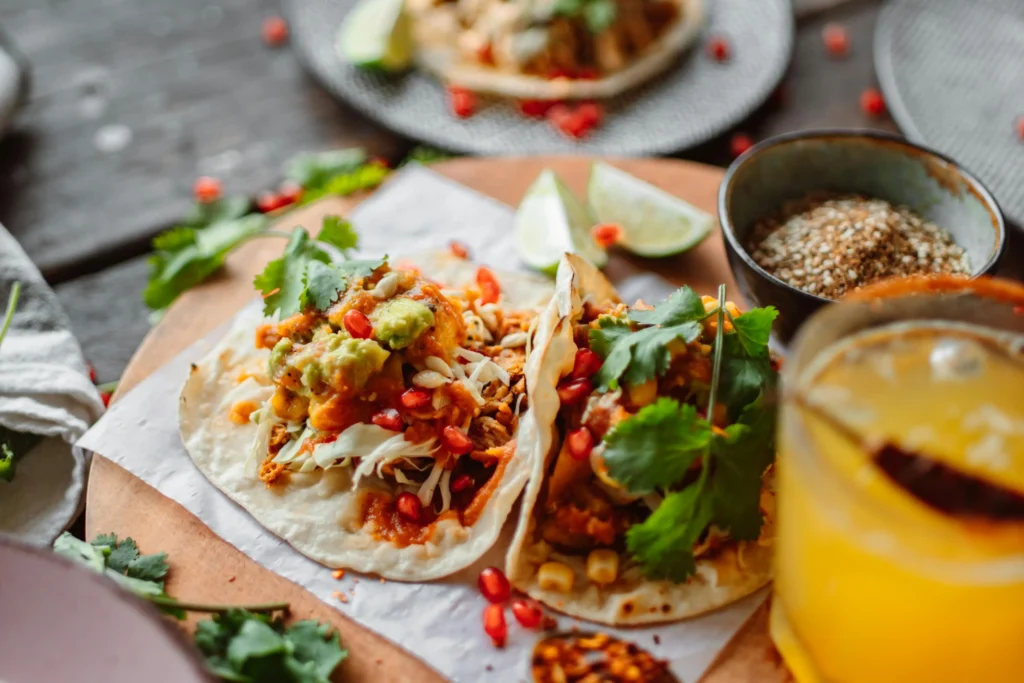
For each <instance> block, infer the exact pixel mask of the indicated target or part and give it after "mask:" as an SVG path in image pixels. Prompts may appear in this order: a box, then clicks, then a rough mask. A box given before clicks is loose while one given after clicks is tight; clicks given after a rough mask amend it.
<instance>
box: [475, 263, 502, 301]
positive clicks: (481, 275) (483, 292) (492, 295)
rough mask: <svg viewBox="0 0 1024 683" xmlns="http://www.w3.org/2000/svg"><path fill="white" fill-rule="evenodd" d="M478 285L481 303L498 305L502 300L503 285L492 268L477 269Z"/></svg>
mask: <svg viewBox="0 0 1024 683" xmlns="http://www.w3.org/2000/svg"><path fill="white" fill-rule="evenodd" d="M476 284H477V285H479V287H480V302H481V303H484V304H496V303H498V300H499V299H501V285H499V284H498V278H496V277H495V276H494V272H493V271H492V270H491V269H490V268H484V267H482V266H481V267H480V268H477V269H476Z"/></svg>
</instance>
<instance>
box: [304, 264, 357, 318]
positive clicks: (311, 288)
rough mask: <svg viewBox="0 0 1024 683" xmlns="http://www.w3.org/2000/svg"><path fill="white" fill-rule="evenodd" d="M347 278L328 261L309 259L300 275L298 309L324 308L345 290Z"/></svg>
mask: <svg viewBox="0 0 1024 683" xmlns="http://www.w3.org/2000/svg"><path fill="white" fill-rule="evenodd" d="M347 283H348V280H346V279H345V276H344V275H342V274H341V273H340V272H338V269H337V268H335V267H334V265H332V264H330V263H323V262H321V261H310V262H309V263H308V264H307V265H306V272H305V273H303V275H302V286H303V289H302V294H301V295H300V299H301V300H300V304H299V307H300V310H303V309H307V308H316V309H318V310H326V309H327V307H328V306H330V305H331V304H333V303H334V302H335V301H337V300H338V296H339V295H340V294H341V293H342V292H344V291H345V286H346V284H347Z"/></svg>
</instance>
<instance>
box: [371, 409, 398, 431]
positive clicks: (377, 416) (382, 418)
mask: <svg viewBox="0 0 1024 683" xmlns="http://www.w3.org/2000/svg"><path fill="white" fill-rule="evenodd" d="M370 421H371V422H373V424H375V425H377V426H378V427H383V428H384V429H390V430H391V431H393V432H400V431H402V427H404V426H405V424H404V423H403V422H402V416H401V415H399V414H398V411H397V410H395V409H394V408H386V409H384V410H382V411H380V412H378V413H374V414H373V417H371V418H370Z"/></svg>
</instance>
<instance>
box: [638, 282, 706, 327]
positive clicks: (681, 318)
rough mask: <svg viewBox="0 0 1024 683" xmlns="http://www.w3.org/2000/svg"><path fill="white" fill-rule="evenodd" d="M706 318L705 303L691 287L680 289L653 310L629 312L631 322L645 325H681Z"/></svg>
mask: <svg viewBox="0 0 1024 683" xmlns="http://www.w3.org/2000/svg"><path fill="white" fill-rule="evenodd" d="M706 316H707V313H705V311H704V302H703V301H701V298H700V296H698V294H697V292H695V291H693V289H692V288H690V287H680V288H679V289H677V290H676V291H674V292H672V294H671V295H670V296H669V297H668V299H666V300H665V301H663V302H661V303H660V304H658V305H656V306H655V307H654V309H653V310H650V311H638V310H632V311H630V312H629V319H630V320H633V321H635V322H638V323H641V324H643V325H679V324H680V323H685V322H689V321H691V320H702V319H703V318H705V317H706Z"/></svg>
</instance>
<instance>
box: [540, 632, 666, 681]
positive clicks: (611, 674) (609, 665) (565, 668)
mask: <svg viewBox="0 0 1024 683" xmlns="http://www.w3.org/2000/svg"><path fill="white" fill-rule="evenodd" d="M531 669H532V673H533V680H534V682H535V683H591V682H594V683H597V682H600V683H667V681H670V680H672V678H671V675H670V674H669V673H668V664H667V663H666V662H664V661H661V660H658V659H655V658H654V657H653V656H651V654H650V653H649V652H647V651H646V650H643V649H641V648H639V647H637V646H636V645H634V644H633V643H628V642H626V641H622V640H618V639H616V638H612V637H610V636H609V635H608V634H606V633H593V634H589V635H575V634H573V635H568V634H563V635H560V636H550V637H548V638H545V639H543V640H541V641H540V642H538V643H537V645H536V646H535V647H534V650H533V662H532V666H531Z"/></svg>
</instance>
